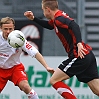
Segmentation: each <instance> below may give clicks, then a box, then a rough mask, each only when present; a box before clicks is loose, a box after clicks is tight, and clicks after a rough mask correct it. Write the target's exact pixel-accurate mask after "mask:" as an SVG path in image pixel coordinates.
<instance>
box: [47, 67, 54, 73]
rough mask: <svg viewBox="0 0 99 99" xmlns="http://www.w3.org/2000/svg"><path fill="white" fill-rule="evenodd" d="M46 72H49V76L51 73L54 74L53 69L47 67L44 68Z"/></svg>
mask: <svg viewBox="0 0 99 99" xmlns="http://www.w3.org/2000/svg"><path fill="white" fill-rule="evenodd" d="M46 70H47V71H48V72H50V73H51V74H53V73H54V69H53V68H51V67H47V68H46Z"/></svg>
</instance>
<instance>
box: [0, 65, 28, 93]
mask: <svg viewBox="0 0 99 99" xmlns="http://www.w3.org/2000/svg"><path fill="white" fill-rule="evenodd" d="M8 80H10V81H12V82H13V83H14V84H15V85H16V86H17V85H19V82H20V81H22V80H27V75H26V73H25V68H24V66H23V64H18V65H15V66H14V67H12V68H10V69H2V68H0V92H1V91H2V90H3V88H4V87H5V85H6V83H7V81H8Z"/></svg>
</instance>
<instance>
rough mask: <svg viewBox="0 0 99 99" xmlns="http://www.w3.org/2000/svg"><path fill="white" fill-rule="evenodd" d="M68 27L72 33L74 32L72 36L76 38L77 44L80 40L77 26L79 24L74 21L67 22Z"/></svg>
mask: <svg viewBox="0 0 99 99" xmlns="http://www.w3.org/2000/svg"><path fill="white" fill-rule="evenodd" d="M69 29H70V30H71V31H72V33H73V34H74V36H75V38H76V42H77V44H78V43H79V42H82V38H81V31H80V27H79V25H78V24H77V23H76V22H75V21H72V22H71V23H70V24H69Z"/></svg>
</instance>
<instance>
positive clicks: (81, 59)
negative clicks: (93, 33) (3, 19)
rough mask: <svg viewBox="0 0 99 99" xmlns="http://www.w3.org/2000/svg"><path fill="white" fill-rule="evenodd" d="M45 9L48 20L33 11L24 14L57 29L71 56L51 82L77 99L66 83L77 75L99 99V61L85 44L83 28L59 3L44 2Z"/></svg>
mask: <svg viewBox="0 0 99 99" xmlns="http://www.w3.org/2000/svg"><path fill="white" fill-rule="evenodd" d="M42 10H43V13H44V16H45V17H46V18H47V19H48V20H42V19H38V18H36V17H35V16H34V15H33V12H32V11H26V12H25V13H24V15H25V16H26V17H27V18H28V19H30V20H33V21H34V22H36V23H38V24H39V25H41V26H42V27H44V28H47V29H54V30H55V32H56V35H57V36H58V37H59V39H60V41H61V42H62V45H63V47H64V48H65V50H66V52H67V53H68V59H65V60H64V61H63V62H62V63H60V65H59V66H58V68H57V69H56V70H55V72H54V73H53V75H52V77H51V79H50V83H51V84H52V86H53V87H54V88H55V89H56V90H57V92H58V93H59V94H60V95H61V96H62V97H64V98H65V99H76V97H75V95H74V94H73V92H72V90H71V89H70V87H69V86H68V85H66V84H65V83H64V82H62V81H63V80H67V79H69V78H71V77H73V76H74V75H75V76H76V77H77V79H78V80H79V81H80V82H84V83H87V84H88V86H89V87H90V89H91V90H92V91H93V93H94V94H96V95H98V96H99V76H98V70H97V64H96V58H95V56H94V54H93V52H92V48H91V47H90V46H89V45H88V44H85V43H84V42H83V41H82V37H81V32H80V28H79V25H78V24H77V23H76V22H75V21H74V19H72V18H70V17H69V16H68V15H67V14H66V13H65V12H64V11H61V10H59V8H58V1H57V0H42Z"/></svg>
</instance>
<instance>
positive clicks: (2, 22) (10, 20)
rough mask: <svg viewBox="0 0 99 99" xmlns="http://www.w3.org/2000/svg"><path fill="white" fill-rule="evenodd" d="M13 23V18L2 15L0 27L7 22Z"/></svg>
mask: <svg viewBox="0 0 99 99" xmlns="http://www.w3.org/2000/svg"><path fill="white" fill-rule="evenodd" d="M11 22H12V23H13V25H15V20H14V19H13V18H10V17H4V18H2V19H1V20H0V26H1V27H2V24H9V23H11Z"/></svg>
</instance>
